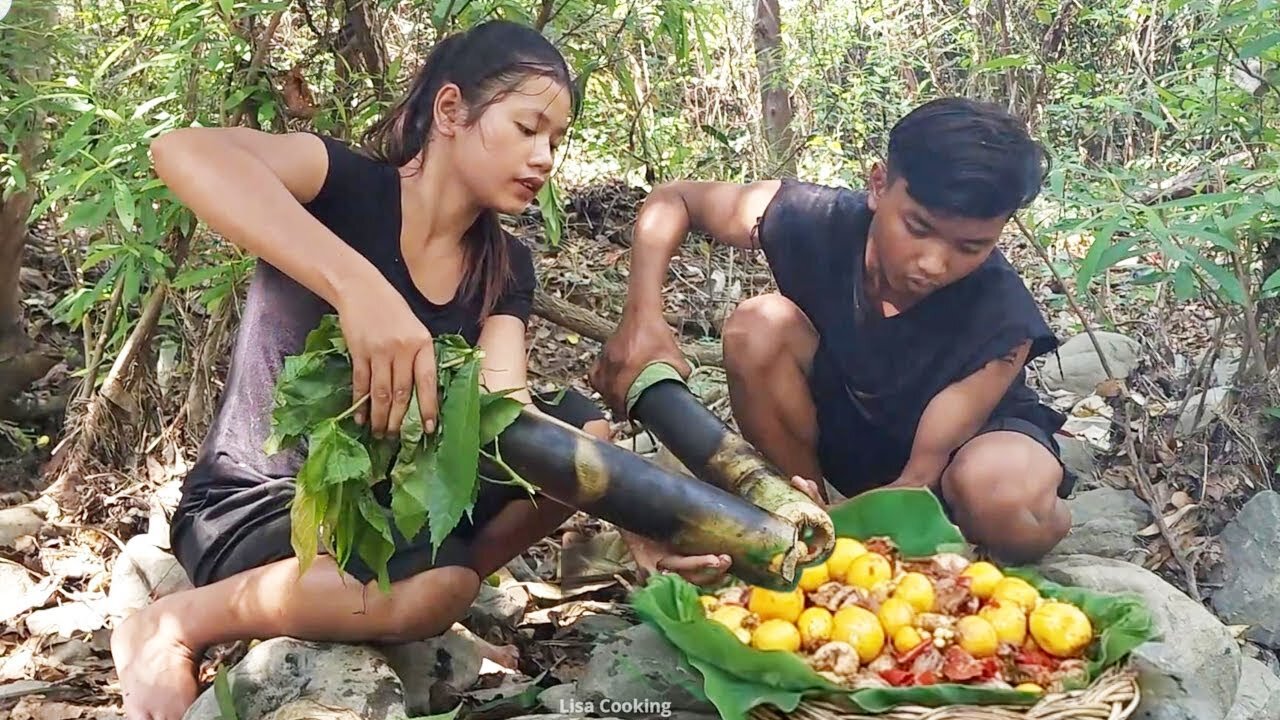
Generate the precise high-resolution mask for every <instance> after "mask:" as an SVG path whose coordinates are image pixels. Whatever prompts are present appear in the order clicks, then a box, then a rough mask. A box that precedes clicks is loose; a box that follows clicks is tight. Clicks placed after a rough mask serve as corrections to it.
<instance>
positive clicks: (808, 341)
mask: <svg viewBox="0 0 1280 720" xmlns="http://www.w3.org/2000/svg"><path fill="white" fill-rule="evenodd" d="M721 335H722V340H723V343H724V355H725V362H726V364H728V365H730V366H737V367H760V366H763V365H772V364H774V363H776V362H777V360H778V358H779V357H780V354H783V353H785V354H787V355H792V356H796V355H806V354H807V355H809V356H812V354H813V351H814V349H815V348H816V346H817V333H816V332H815V331H814V329H813V325H812V324H811V323H810V322H809V318H808V317H807V316H805V314H804V311H803V310H801V309H800V307H799V306H798V305H796V304H795V303H793V302H791V301H790V300H788V299H787V298H785V297H783V296H782V295H779V294H777V293H770V294H767V295H758V296H756V297H753V298H750V299H747V300H744V301H742V302H741V303H739V304H738V307H737V308H736V309H734V311H733V313H732V314H730V315H729V317H728V318H727V319H726V320H725V323H724V328H723V329H722V331H721ZM806 364H807V360H806Z"/></svg>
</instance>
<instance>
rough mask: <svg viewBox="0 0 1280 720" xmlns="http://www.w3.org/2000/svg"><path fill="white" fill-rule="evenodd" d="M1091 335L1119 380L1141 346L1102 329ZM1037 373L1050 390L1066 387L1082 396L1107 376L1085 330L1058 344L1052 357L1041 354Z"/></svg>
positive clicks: (1134, 361) (1128, 370) (1132, 364)
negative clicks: (1042, 358)
mask: <svg viewBox="0 0 1280 720" xmlns="http://www.w3.org/2000/svg"><path fill="white" fill-rule="evenodd" d="M1093 334H1094V337H1096V338H1097V339H1098V344H1099V345H1101V346H1102V354H1103V356H1105V357H1106V360H1107V365H1108V366H1109V367H1110V368H1111V371H1112V372H1113V373H1115V375H1116V377H1117V378H1119V379H1121V380H1123V379H1124V378H1126V377H1128V376H1129V373H1131V372H1133V370H1134V368H1136V367H1138V360H1139V353H1140V351H1141V347H1140V346H1139V345H1138V343H1137V342H1136V341H1135V340H1133V339H1132V338H1129V337H1126V336H1124V335H1121V334H1119V333H1113V332H1107V331H1105V330H1097V331H1094V333H1093ZM1059 357H1060V358H1062V362H1061V363H1059V362H1058V358H1059ZM1040 376H1041V377H1042V378H1043V379H1044V384H1045V386H1046V387H1047V388H1049V389H1050V390H1066V391H1067V392H1071V393H1074V394H1076V395H1079V396H1081V397H1084V396H1087V395H1091V394H1093V391H1094V389H1095V388H1097V386H1098V383H1100V382H1102V381H1103V380H1106V379H1107V372H1106V370H1104V369H1103V364H1102V360H1101V359H1100V358H1099V357H1098V351H1097V349H1096V348H1095V347H1094V346H1093V341H1091V340H1090V339H1089V335H1088V333H1081V334H1079V335H1076V336H1075V337H1072V338H1070V339H1069V340H1067V341H1066V342H1064V343H1062V345H1061V347H1059V348H1058V352H1057V356H1056V357H1055V356H1054V355H1053V354H1050V355H1048V356H1046V357H1045V360H1044V365H1043V366H1042V367H1041V370H1040Z"/></svg>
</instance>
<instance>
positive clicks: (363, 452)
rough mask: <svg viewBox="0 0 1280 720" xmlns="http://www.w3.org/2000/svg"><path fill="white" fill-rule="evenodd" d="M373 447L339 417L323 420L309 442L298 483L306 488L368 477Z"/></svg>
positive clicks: (315, 488) (321, 486)
mask: <svg viewBox="0 0 1280 720" xmlns="http://www.w3.org/2000/svg"><path fill="white" fill-rule="evenodd" d="M370 467H371V466H370V462H369V450H368V448H366V447H365V446H364V444H363V443H361V442H360V441H359V440H357V439H356V438H354V437H352V435H351V434H350V433H349V432H348V431H347V430H346V429H345V428H343V427H342V426H341V425H339V423H338V421H337V420H336V419H334V420H326V421H324V422H322V423H320V427H319V428H317V429H316V430H315V432H312V433H311V436H310V438H309V439H308V441H307V459H306V461H305V462H304V463H303V464H302V467H301V468H299V469H298V480H297V484H298V487H299V488H302V489H303V490H306V491H316V490H319V489H321V488H323V487H325V486H327V485H336V484H338V483H343V482H346V481H348V480H361V481H364V480H367V479H368V477H369V471H370Z"/></svg>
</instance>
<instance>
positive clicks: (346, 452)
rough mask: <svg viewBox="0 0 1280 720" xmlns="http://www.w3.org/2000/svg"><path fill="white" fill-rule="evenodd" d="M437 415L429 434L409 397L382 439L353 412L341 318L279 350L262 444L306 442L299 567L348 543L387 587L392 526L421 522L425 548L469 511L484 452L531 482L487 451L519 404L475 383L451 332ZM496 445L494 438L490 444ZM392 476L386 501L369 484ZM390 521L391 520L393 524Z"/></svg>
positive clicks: (344, 552) (298, 497)
mask: <svg viewBox="0 0 1280 720" xmlns="http://www.w3.org/2000/svg"><path fill="white" fill-rule="evenodd" d="M435 351H436V363H437V383H438V385H439V393H440V394H439V398H440V414H439V422H438V425H437V429H436V431H435V432H434V433H430V434H428V433H426V432H424V430H423V426H422V415H421V413H420V411H419V407H418V402H417V396H416V395H415V396H414V398H413V400H412V401H411V404H410V406H409V411H408V413H407V414H406V415H405V418H404V422H403V424H402V427H401V432H400V436H399V437H398V438H383V439H377V438H374V437H373V436H372V434H371V433H370V432H369V430H368V428H367V427H362V426H360V425H357V424H356V422H355V420H354V419H353V418H352V417H351V416H352V414H353V413H354V411H355V409H356V408H357V407H359V405H360V404H361V403H363V402H364V400H363V399H362V400H361V401H360V403H356V404H352V401H351V397H352V385H351V359H350V356H349V355H348V354H347V348H346V343H345V342H344V341H343V339H342V334H341V329H340V327H339V325H338V322H337V319H336V318H335V317H334V316H332V315H330V316H326V317H325V318H324V320H323V321H322V322H321V324H320V325H319V326H318V327H317V328H316V329H315V330H313V331H312V332H311V333H310V334H309V335H308V336H307V341H306V345H305V346H304V348H303V352H302V353H301V354H299V355H294V356H290V357H288V358H286V360H285V366H284V368H283V369H282V371H281V373H280V376H279V378H278V380H277V384H276V391H275V402H274V406H273V408H272V412H271V427H272V429H271V436H270V437H269V438H268V440H267V443H266V448H265V450H266V452H267V453H268V454H275V453H278V452H280V451H281V450H287V449H289V448H293V447H295V446H297V445H298V444H299V443H300V442H302V441H303V440H304V439H305V440H306V460H305V461H304V462H303V464H302V467H301V468H300V469H299V470H298V476H297V483H296V492H295V495H294V500H293V504H292V506H291V519H292V524H293V537H292V543H293V548H294V551H295V553H296V554H297V556H298V559H299V561H300V563H301V566H302V571H303V572H305V571H306V570H307V568H309V567H310V564H311V562H312V561H313V560H314V558H315V556H316V554H317V553H318V552H319V549H320V547H322V546H323V547H324V548H325V550H326V551H327V552H328V553H329V554H330V555H331V556H332V557H333V558H334V559H335V561H336V562H337V563H338V565H339V567H345V566H346V564H347V562H348V560H349V559H350V557H351V554H352V553H353V552H354V553H355V554H356V555H357V556H358V557H359V558H360V559H361V560H363V561H364V563H365V564H366V565H368V566H369V567H370V568H372V569H373V570H375V571H376V572H377V573H378V583H379V586H380V587H382V589H383V590H384V591H389V590H390V578H389V577H388V575H387V562H388V560H390V558H391V556H392V554H393V553H394V552H395V549H396V543H397V538H396V532H395V531H396V530H398V531H399V533H400V535H401V536H402V537H404V538H407V539H409V540H410V541H413V540H415V539H416V538H417V537H418V536H419V534H420V533H421V532H422V530H423V528H424V527H426V528H428V529H429V532H430V542H431V547H432V551H433V552H435V551H438V550H439V548H440V545H441V543H442V542H443V541H444V539H445V537H446V536H448V534H449V533H450V532H452V531H453V529H454V528H455V527H457V525H458V523H459V521H461V519H462V515H463V514H464V513H466V514H468V515H469V514H470V512H471V509H472V507H473V506H474V505H475V500H476V496H477V492H478V490H479V480H480V467H479V461H480V457H481V456H482V455H484V456H486V457H489V458H491V459H492V460H494V461H495V463H496V464H497V465H498V467H500V468H502V469H503V470H504V471H506V472H507V473H508V474H509V475H510V478H509V479H507V480H502V481H495V482H504V483H511V484H517V485H520V486H521V487H524V488H526V489H527V490H529V491H530V492H532V491H533V490H534V488H533V487H532V486H530V485H528V483H525V482H524V481H523V480H521V479H520V478H519V477H518V476H517V475H516V474H515V473H514V472H512V471H511V470H510V468H508V467H507V466H506V465H505V464H504V463H502V462H501V459H500V458H499V457H498V456H497V455H496V454H491V453H490V452H489V451H488V450H486V449H484V448H485V447H486V446H488V445H490V444H491V443H493V442H494V441H495V440H496V439H497V438H498V436H499V435H500V434H501V433H502V431H503V430H505V429H506V428H507V426H509V425H510V424H511V423H513V422H515V420H516V418H517V417H519V415H520V412H521V409H522V407H523V406H522V405H521V403H520V402H519V401H518V400H515V399H513V398H511V397H508V394H509V393H506V392H499V393H493V392H485V391H482V389H481V386H480V361H481V357H482V354H481V351H480V350H478V349H475V348H471V347H469V346H468V345H467V343H466V342H465V341H464V340H462V339H461V338H459V337H457V336H442V337H440V338H437V339H436V342H435ZM495 450H496V448H495ZM388 480H389V491H390V493H389V494H390V506H389V507H386V506H384V505H383V504H382V503H380V502H379V500H378V498H377V496H376V495H375V492H374V489H375V486H376V485H378V484H379V483H383V482H384V481H388ZM393 524H394V528H393Z"/></svg>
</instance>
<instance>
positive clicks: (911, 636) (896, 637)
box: [893, 625, 924, 653]
mask: <svg viewBox="0 0 1280 720" xmlns="http://www.w3.org/2000/svg"><path fill="white" fill-rule="evenodd" d="M922 642H924V638H922V637H920V631H919V630H916V629H915V628H913V627H911V626H910V625H907V626H906V627H900V628H898V632H896V633H894V634H893V648H894V649H895V650H897V651H898V652H900V653H906V652H910V651H911V650H912V649H914V648H915V646H917V645H919V644H920V643H922Z"/></svg>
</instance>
